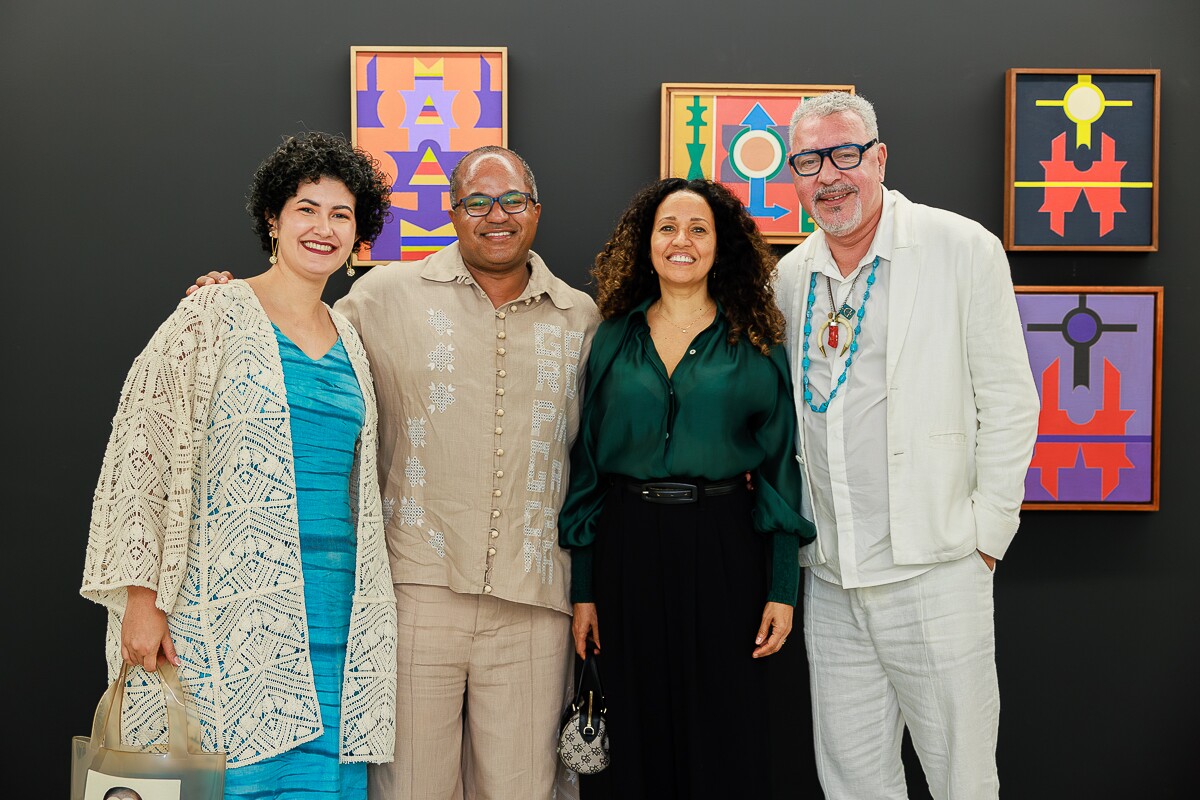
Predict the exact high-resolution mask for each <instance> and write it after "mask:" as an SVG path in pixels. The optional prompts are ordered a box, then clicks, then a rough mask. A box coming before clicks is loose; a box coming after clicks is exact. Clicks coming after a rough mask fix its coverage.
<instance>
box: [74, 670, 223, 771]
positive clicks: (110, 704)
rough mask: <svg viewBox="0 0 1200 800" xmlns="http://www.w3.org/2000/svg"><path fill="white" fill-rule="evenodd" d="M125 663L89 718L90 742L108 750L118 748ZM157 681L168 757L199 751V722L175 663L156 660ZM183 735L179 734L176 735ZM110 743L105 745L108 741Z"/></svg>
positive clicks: (197, 752)
mask: <svg viewBox="0 0 1200 800" xmlns="http://www.w3.org/2000/svg"><path fill="white" fill-rule="evenodd" d="M128 673H129V665H128V664H125V663H122V664H121V671H120V672H119V673H118V674H117V679H116V680H115V681H113V682H112V685H111V686H109V687H108V690H107V691H105V693H104V694H103V695H102V696H101V698H100V702H99V704H97V706H96V715H95V717H93V719H92V744H93V746H96V745H103V746H105V747H108V749H110V750H121V749H123V748H122V747H121V710H122V705H123V702H122V701H123V700H124V699H125V681H126V679H127V677H128ZM158 675H159V684H160V685H161V686H162V689H163V697H164V699H165V700H166V704H167V749H168V751H169V752H170V753H171V755H172V756H174V757H176V758H179V757H186V756H187V754H188V753H189V752H190V753H196V754H199V753H202V752H204V749H203V748H202V747H201V746H200V724H199V720H197V719H195V718H194V715H193V713H192V712H191V710H190V709H189V708H188V705H187V696H186V695H185V694H184V693H183V685H182V684H181V683H180V682H179V674H178V673H177V672H176V671H175V665H174V664H172V663H171V662H170V661H167V660H166V659H162V658H160V659H159V660H158ZM180 734H183V735H180ZM110 742H111V743H112V744H109V743H110Z"/></svg>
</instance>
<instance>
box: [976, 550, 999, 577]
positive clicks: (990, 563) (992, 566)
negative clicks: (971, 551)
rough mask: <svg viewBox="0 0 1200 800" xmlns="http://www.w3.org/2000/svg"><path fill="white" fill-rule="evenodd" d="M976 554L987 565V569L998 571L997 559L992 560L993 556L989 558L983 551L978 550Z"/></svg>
mask: <svg viewBox="0 0 1200 800" xmlns="http://www.w3.org/2000/svg"><path fill="white" fill-rule="evenodd" d="M975 552H976V553H979V557H980V558H982V559H983V563H985V564H987V568H988V569H989V570H991V571H992V572H995V571H996V559H994V558H992V557H991V556H989V555H988V554H987V553H985V552H983V551H982V550H976V551H975Z"/></svg>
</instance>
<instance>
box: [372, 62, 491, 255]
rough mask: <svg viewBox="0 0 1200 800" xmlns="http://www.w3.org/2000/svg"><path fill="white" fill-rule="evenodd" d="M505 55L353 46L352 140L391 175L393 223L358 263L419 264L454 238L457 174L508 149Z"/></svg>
mask: <svg viewBox="0 0 1200 800" xmlns="http://www.w3.org/2000/svg"><path fill="white" fill-rule="evenodd" d="M506 59H507V49H506V48H503V47H499V48H484V49H455V48H443V49H434V48H401V47H397V48H365V47H352V48H351V62H352V68H353V76H354V81H353V86H352V94H353V99H352V102H351V115H352V117H353V119H352V126H353V141H354V143H355V144H356V145H358V146H360V147H362V148H363V149H365V150H367V151H368V152H369V153H371V154H372V155H373V156H375V157H376V158H378V159H379V160H380V162H381V163H382V165H383V169H384V171H385V172H387V173H388V175H389V176H391V177H392V179H393V181H394V183H393V186H392V209H391V212H392V218H391V220H390V221H389V222H388V224H387V225H386V226H385V227H384V229H383V232H382V233H381V234H380V235H379V238H378V239H376V240H375V244H374V246H372V247H370V248H366V247H364V248H363V249H362V251H361V252H359V254H358V257H357V259H356V260H357V262H358V263H360V264H364V265H367V266H369V265H372V264H381V263H384V262H388V261H416V260H419V259H422V258H425V257H426V256H428V255H430V254H431V253H435V252H437V251H438V250H440V249H441V248H443V247H445V246H446V245H448V244H450V243H451V242H453V241H454V240H455V235H454V228H453V227H452V226H451V224H450V217H449V211H450V199H449V187H450V172H451V170H453V169H454V165H455V164H457V163H458V161H459V159H460V158H462V157H463V156H464V155H465V154H466V153H468V152H469V151H471V150H473V149H475V148H476V147H481V146H484V145H505V144H507V140H508V137H507V111H506V109H507V95H506V94H505V77H506Z"/></svg>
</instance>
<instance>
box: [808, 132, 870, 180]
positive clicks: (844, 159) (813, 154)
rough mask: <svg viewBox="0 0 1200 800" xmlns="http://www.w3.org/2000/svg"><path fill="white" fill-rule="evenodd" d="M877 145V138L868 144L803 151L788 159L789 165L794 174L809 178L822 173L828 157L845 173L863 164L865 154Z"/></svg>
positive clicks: (840, 145)
mask: <svg viewBox="0 0 1200 800" xmlns="http://www.w3.org/2000/svg"><path fill="white" fill-rule="evenodd" d="M877 144H879V139H878V138H875V139H872V140H871V141H869V142H867V143H866V144H839V145H838V146H836V147H822V148H821V149H820V150H801V151H800V152H799V153H796V154H795V155H793V156H791V157H790V158H789V159H788V164H791V166H792V172H795V173H796V174H797V175H799V176H800V177H801V178H808V177H810V176H812V175H816V174H817V173H818V172H820V171H821V167H823V166H824V165H825V158H826V157H828V158H829V160H830V162H831V163H832V164H833V165H834V166H835V167H837V168H838V169H840V170H842V171H843V172H844V171H845V170H848V169H854V168H855V167H857V166H858V165H859V164H861V163H862V160H863V153H865V152H867V151H868V150H870V149H871V148H872V147H874V146H875V145H877Z"/></svg>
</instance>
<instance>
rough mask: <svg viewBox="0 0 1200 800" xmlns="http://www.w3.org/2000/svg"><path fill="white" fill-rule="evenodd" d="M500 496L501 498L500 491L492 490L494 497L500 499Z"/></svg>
mask: <svg viewBox="0 0 1200 800" xmlns="http://www.w3.org/2000/svg"><path fill="white" fill-rule="evenodd" d="M499 496H500V490H499V489H492V497H499Z"/></svg>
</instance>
